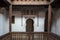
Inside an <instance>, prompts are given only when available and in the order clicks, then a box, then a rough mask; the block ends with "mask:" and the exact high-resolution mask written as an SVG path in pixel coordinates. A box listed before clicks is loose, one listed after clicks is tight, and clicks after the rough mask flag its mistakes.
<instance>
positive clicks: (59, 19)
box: [51, 8, 60, 35]
mask: <svg viewBox="0 0 60 40" xmlns="http://www.w3.org/2000/svg"><path fill="white" fill-rule="evenodd" d="M51 32H53V33H55V34H57V35H60V8H59V9H55V10H54V15H53V23H52V30H51Z"/></svg>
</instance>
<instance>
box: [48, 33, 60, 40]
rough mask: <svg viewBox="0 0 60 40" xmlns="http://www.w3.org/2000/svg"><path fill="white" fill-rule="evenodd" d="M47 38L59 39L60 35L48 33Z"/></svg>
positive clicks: (51, 39)
mask: <svg viewBox="0 0 60 40" xmlns="http://www.w3.org/2000/svg"><path fill="white" fill-rule="evenodd" d="M49 40H60V36H58V35H56V34H54V33H49Z"/></svg>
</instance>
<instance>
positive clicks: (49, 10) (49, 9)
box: [48, 4, 52, 40]
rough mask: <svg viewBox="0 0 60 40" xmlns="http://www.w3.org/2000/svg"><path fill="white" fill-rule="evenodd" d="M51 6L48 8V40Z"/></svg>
mask: <svg viewBox="0 0 60 40" xmlns="http://www.w3.org/2000/svg"><path fill="white" fill-rule="evenodd" d="M51 14H52V13H51V5H50V4H49V6H48V40H49V33H50V31H51V30H50V28H51Z"/></svg>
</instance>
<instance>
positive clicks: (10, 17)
mask: <svg viewBox="0 0 60 40" xmlns="http://www.w3.org/2000/svg"><path fill="white" fill-rule="evenodd" d="M11 23H12V5H10V6H9V32H11Z"/></svg>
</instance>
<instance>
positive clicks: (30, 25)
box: [26, 18, 34, 32]
mask: <svg viewBox="0 0 60 40" xmlns="http://www.w3.org/2000/svg"><path fill="white" fill-rule="evenodd" d="M33 24H34V21H33V20H32V19H31V18H29V19H27V20H26V32H33V31H34V25H33Z"/></svg>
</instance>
